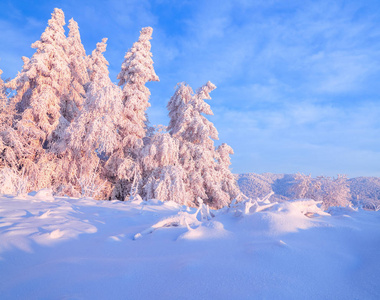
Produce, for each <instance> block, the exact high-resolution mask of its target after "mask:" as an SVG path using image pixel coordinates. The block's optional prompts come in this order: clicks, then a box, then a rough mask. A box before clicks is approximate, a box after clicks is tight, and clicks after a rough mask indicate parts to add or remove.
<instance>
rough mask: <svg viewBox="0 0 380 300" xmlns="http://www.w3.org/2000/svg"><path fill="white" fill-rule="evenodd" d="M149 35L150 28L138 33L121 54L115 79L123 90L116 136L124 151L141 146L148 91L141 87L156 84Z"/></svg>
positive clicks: (156, 79)
mask: <svg viewBox="0 0 380 300" xmlns="http://www.w3.org/2000/svg"><path fill="white" fill-rule="evenodd" d="M152 32H153V29H152V28H151V27H145V28H143V29H142V30H141V32H140V37H139V40H138V41H137V42H136V43H134V44H133V46H132V48H131V49H130V50H129V51H128V52H127V53H126V54H125V57H124V62H123V64H122V66H121V71H120V73H119V75H118V76H117V79H119V86H121V87H122V90H123V105H124V110H123V115H122V117H123V120H122V121H123V122H122V124H121V126H120V134H121V135H122V137H123V147H124V148H126V152H129V149H135V148H141V147H142V138H143V137H144V136H145V133H146V128H145V122H146V117H145V112H146V110H147V109H148V107H149V106H150V104H149V97H150V91H149V89H148V88H147V87H146V86H145V84H146V83H147V82H149V81H159V79H158V76H157V75H156V73H155V71H154V68H153V60H152V53H151V52H150V49H151V44H150V40H151V39H152Z"/></svg>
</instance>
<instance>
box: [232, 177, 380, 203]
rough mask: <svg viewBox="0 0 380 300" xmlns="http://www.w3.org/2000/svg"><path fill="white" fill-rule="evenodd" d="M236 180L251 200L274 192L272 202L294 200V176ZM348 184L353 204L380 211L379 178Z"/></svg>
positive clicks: (360, 178) (352, 179)
mask: <svg viewBox="0 0 380 300" xmlns="http://www.w3.org/2000/svg"><path fill="white" fill-rule="evenodd" d="M236 179H237V182H238V185H239V187H240V190H241V191H242V192H243V193H244V194H245V195H246V196H248V197H250V198H253V199H256V198H257V197H259V198H262V197H263V196H265V195H267V194H269V193H270V192H271V191H273V192H274V195H272V196H271V198H270V200H271V201H272V202H275V201H277V202H280V201H284V200H289V199H291V198H292V195H291V194H290V193H289V189H290V187H291V186H292V185H293V184H294V174H272V173H263V174H255V173H246V174H237V175H236ZM347 183H348V186H349V188H350V193H351V201H352V202H353V204H355V205H359V204H361V205H363V206H364V207H365V208H367V209H376V208H377V209H378V208H379V207H380V178H379V177H357V178H351V179H349V180H348V181H347Z"/></svg>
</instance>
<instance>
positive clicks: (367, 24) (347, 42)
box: [0, 0, 380, 177]
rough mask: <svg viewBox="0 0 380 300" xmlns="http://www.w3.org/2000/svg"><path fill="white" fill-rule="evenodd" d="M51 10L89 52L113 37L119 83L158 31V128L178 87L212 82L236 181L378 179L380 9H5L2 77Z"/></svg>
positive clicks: (359, 5)
mask: <svg viewBox="0 0 380 300" xmlns="http://www.w3.org/2000/svg"><path fill="white" fill-rule="evenodd" d="M54 7H58V8H62V9H63V11H64V12H65V15H66V22H67V23H68V20H69V19H70V18H74V19H75V20H76V21H77V22H78V23H79V27H80V32H81V37H82V42H83V44H84V46H85V48H86V51H87V53H88V54H89V53H91V51H92V50H93V49H94V48H95V45H96V43H97V42H98V41H100V40H101V39H102V38H103V37H108V48H107V52H106V53H105V56H106V58H107V59H108V61H109V62H110V74H111V77H112V80H114V81H116V75H117V73H118V72H119V70H120V66H121V63H122V61H123V58H124V54H125V52H126V51H128V49H129V48H130V47H131V46H132V44H133V43H134V42H135V41H136V40H137V39H138V36H139V31H140V29H141V27H144V26H152V27H153V29H154V32H153V40H152V52H153V60H154V66H155V70H156V73H157V75H158V76H159V77H160V82H158V83H157V82H154V83H150V84H149V85H148V87H149V89H150V90H151V93H152V96H151V101H150V102H151V104H152V106H151V108H149V111H148V114H149V116H150V119H151V122H152V123H153V124H164V125H167V123H168V118H167V111H166V103H167V102H168V100H169V98H170V97H171V95H172V94H173V93H174V87H175V85H176V84H177V83H178V82H182V81H185V82H187V83H189V84H190V85H191V86H192V87H193V89H196V88H197V87H199V86H201V85H202V84H204V83H206V82H207V81H208V80H210V81H211V82H213V83H214V84H215V85H216V86H217V87H218V88H217V89H216V90H215V91H213V93H212V97H213V99H212V100H211V101H210V102H209V103H210V105H211V107H212V109H213V111H214V116H212V117H210V120H211V121H212V122H214V124H215V126H216V128H217V129H218V131H219V138H220V140H219V141H218V142H217V143H220V142H226V143H228V144H229V145H231V146H232V147H233V149H234V151H235V155H233V157H232V163H233V164H232V169H233V172H235V173H244V172H256V173H263V172H273V173H295V172H302V173H305V174H309V173H311V174H312V175H314V176H316V175H329V176H333V175H336V174H338V173H341V174H347V175H348V176H349V177H354V176H361V175H363V176H380V5H379V2H378V0H373V1H371V0H368V1H340V0H336V1H320V0H317V1H308V0H303V1H291V0H290V1H271V0H266V1H248V0H235V1H227V0H225V1H166V0H157V1H145V0H136V1H119V0H110V1H98V0H92V1H79V0H76V1H74V0H65V1H47V0H39V1H31V0H29V1H9V0H1V1H0V40H1V41H2V42H1V44H0V68H1V69H2V70H3V71H4V74H3V78H6V77H14V76H15V75H16V74H17V72H18V71H19V70H21V67H22V60H21V56H28V57H30V56H32V55H33V53H34V49H31V48H30V45H31V43H33V42H34V41H36V40H38V39H39V37H40V35H41V33H42V32H43V31H44V29H45V27H46V25H47V21H48V19H49V18H50V15H51V13H52V11H53V9H54Z"/></svg>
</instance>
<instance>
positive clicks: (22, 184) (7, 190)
mask: <svg viewBox="0 0 380 300" xmlns="http://www.w3.org/2000/svg"><path fill="white" fill-rule="evenodd" d="M27 185H28V180H27V178H26V177H25V175H24V174H23V173H21V174H20V173H19V172H16V171H15V170H13V169H10V168H3V169H1V170H0V193H1V194H16V195H19V194H23V193H26V189H27Z"/></svg>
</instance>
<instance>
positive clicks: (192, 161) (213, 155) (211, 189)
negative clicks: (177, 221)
mask: <svg viewBox="0 0 380 300" xmlns="http://www.w3.org/2000/svg"><path fill="white" fill-rule="evenodd" d="M214 89H215V86H214V85H213V84H212V83H211V82H207V83H206V84H205V85H204V86H202V87H201V88H200V89H198V90H197V92H196V93H195V94H194V93H193V91H192V89H191V88H190V87H189V86H187V85H186V84H184V83H182V84H179V85H178V87H177V90H176V92H175V94H174V95H173V97H172V98H171V99H170V101H169V103H168V109H169V117H170V123H169V127H168V130H169V132H170V134H171V135H172V136H173V137H174V138H176V139H178V140H179V163H180V165H181V167H182V168H183V170H184V171H185V174H186V177H185V179H184V183H185V185H186V186H187V191H188V193H189V194H191V199H192V202H193V203H196V201H197V199H198V197H200V198H202V199H204V200H205V202H206V203H208V204H210V205H211V206H213V207H222V206H225V205H227V204H228V203H229V202H231V200H232V199H233V198H235V197H236V196H237V193H238V188H237V186H236V182H235V178H234V177H233V175H232V174H231V171H230V170H229V154H232V149H231V148H230V147H229V148H227V147H228V146H222V147H221V148H220V149H219V151H215V147H214V141H213V140H216V139H218V132H217V130H216V128H215V127H214V125H213V124H212V123H211V122H210V121H209V120H207V119H206V117H205V116H204V115H203V114H206V115H212V111H211V108H210V106H209V105H208V104H207V103H206V102H204V99H211V97H210V95H209V93H210V92H211V91H212V90H214ZM227 156H228V158H227Z"/></svg>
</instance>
